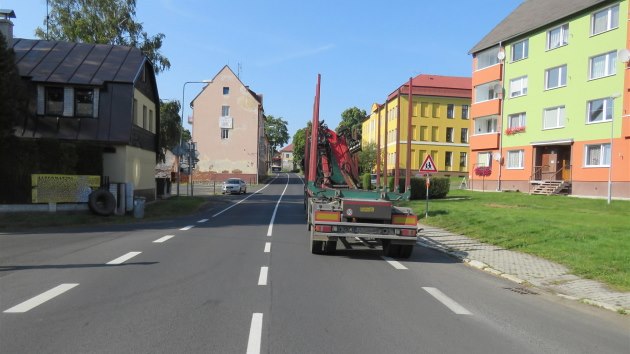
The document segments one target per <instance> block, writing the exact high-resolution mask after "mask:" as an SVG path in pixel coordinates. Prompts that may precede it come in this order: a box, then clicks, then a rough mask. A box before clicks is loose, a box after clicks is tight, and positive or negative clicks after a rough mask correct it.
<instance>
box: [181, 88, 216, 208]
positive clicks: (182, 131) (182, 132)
mask: <svg viewBox="0 0 630 354" xmlns="http://www.w3.org/2000/svg"><path fill="white" fill-rule="evenodd" d="M210 82H212V80H202V81H186V82H184V85H183V86H182V117H181V118H182V122H181V125H180V129H179V150H180V153H181V151H182V150H183V149H182V139H183V135H184V98H185V94H186V85H188V84H208V83H210ZM181 161H182V156H178V157H177V196H178V197H179V183H180V182H179V181H180V180H181V176H182V172H181V167H180V166H181Z"/></svg>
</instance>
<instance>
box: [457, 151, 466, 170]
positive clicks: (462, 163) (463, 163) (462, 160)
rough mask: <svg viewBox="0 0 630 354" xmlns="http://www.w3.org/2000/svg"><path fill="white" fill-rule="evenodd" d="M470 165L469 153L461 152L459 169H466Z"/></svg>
mask: <svg viewBox="0 0 630 354" xmlns="http://www.w3.org/2000/svg"><path fill="white" fill-rule="evenodd" d="M467 164H468V153H466V152H460V153H459V167H466V166H467Z"/></svg>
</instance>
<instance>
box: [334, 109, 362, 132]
mask: <svg viewBox="0 0 630 354" xmlns="http://www.w3.org/2000/svg"><path fill="white" fill-rule="evenodd" d="M366 116H367V113H366V112H365V110H363V109H359V108H357V107H352V108H348V109H346V110H345V111H343V113H341V122H340V123H339V125H338V126H337V129H335V131H336V132H337V133H339V132H341V130H342V129H343V128H347V129H348V130H349V131H350V132H352V131H353V129H356V130H357V131H358V132H359V133H361V123H362V122H363V120H364V119H365V117H366Z"/></svg>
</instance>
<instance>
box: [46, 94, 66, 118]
mask: <svg viewBox="0 0 630 354" xmlns="http://www.w3.org/2000/svg"><path fill="white" fill-rule="evenodd" d="M63 94H64V89H63V87H46V114H47V115H56V116H60V115H63V103H64V95H63Z"/></svg>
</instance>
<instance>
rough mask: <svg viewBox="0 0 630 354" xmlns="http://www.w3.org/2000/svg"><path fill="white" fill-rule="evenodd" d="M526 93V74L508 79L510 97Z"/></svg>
mask: <svg viewBox="0 0 630 354" xmlns="http://www.w3.org/2000/svg"><path fill="white" fill-rule="evenodd" d="M524 95H527V76H521V77H517V78H516V79H512V80H510V97H518V96H524Z"/></svg>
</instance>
